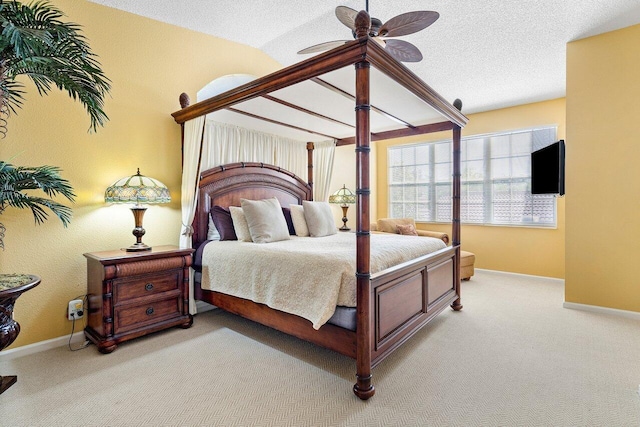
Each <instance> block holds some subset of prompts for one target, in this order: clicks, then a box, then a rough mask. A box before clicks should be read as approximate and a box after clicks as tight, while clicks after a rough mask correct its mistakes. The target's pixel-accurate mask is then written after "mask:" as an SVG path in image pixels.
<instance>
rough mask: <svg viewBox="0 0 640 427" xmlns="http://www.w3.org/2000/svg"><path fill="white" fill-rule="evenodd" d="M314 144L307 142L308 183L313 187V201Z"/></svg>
mask: <svg viewBox="0 0 640 427" xmlns="http://www.w3.org/2000/svg"><path fill="white" fill-rule="evenodd" d="M315 148H316V147H315V145H313V142H307V183H308V184H309V186H310V187H311V200H313V150H314V149H315Z"/></svg>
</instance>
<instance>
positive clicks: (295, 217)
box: [289, 205, 309, 237]
mask: <svg viewBox="0 0 640 427" xmlns="http://www.w3.org/2000/svg"><path fill="white" fill-rule="evenodd" d="M289 209H291V222H293V228H294V229H295V230H296V236H298V237H308V236H309V228H307V220H306V219H304V208H303V207H302V205H291V206H289Z"/></svg>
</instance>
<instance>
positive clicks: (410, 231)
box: [397, 224, 418, 236]
mask: <svg viewBox="0 0 640 427" xmlns="http://www.w3.org/2000/svg"><path fill="white" fill-rule="evenodd" d="M397 228H398V233H399V234H403V235H405V236H417V235H418V232H417V231H416V228H415V227H414V226H413V225H411V224H405V225H403V224H398V227H397Z"/></svg>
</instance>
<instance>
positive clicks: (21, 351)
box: [0, 331, 85, 362]
mask: <svg viewBox="0 0 640 427" xmlns="http://www.w3.org/2000/svg"><path fill="white" fill-rule="evenodd" d="M84 342H85V338H84V332H83V331H79V332H76V333H75V334H73V337H71V345H72V346H74V347H77V346H80V345H81V344H82V343H84ZM68 344H69V335H65V336H62V337H58V338H52V339H50V340H45V341H40V342H36V343H33V344H27V345H23V346H22V347H17V348H12V349H11V350H4V351H2V352H0V362H4V361H7V360H11V359H16V358H18V357H22V356H28V355H30V354H34V353H39V352H41V351H45V350H50V349H52V348H57V347H64V346H66V345H68Z"/></svg>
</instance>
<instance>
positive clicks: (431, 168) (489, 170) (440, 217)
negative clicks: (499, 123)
mask: <svg viewBox="0 0 640 427" xmlns="http://www.w3.org/2000/svg"><path fill="white" fill-rule="evenodd" d="M555 141H556V128H555V127H545V128H539V129H528V130H521V131H513V132H505V133H500V134H491V135H483V136H471V137H465V138H463V139H462V141H461V175H462V176H461V196H462V197H461V210H460V213H461V219H462V222H463V223H467V224H496V225H523V226H540V227H553V226H555V225H556V199H555V197H554V196H553V195H546V194H545V195H532V194H531V152H532V151H535V150H538V149H540V148H543V147H546V146H547V145H549V144H551V143H553V142H555ZM388 167H389V171H388V183H389V216H391V217H392V218H414V219H415V220H416V221H424V222H451V212H452V205H451V188H452V174H453V165H452V155H451V140H448V141H439V142H432V143H420V144H414V145H403V146H395V147H389V149H388Z"/></svg>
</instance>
